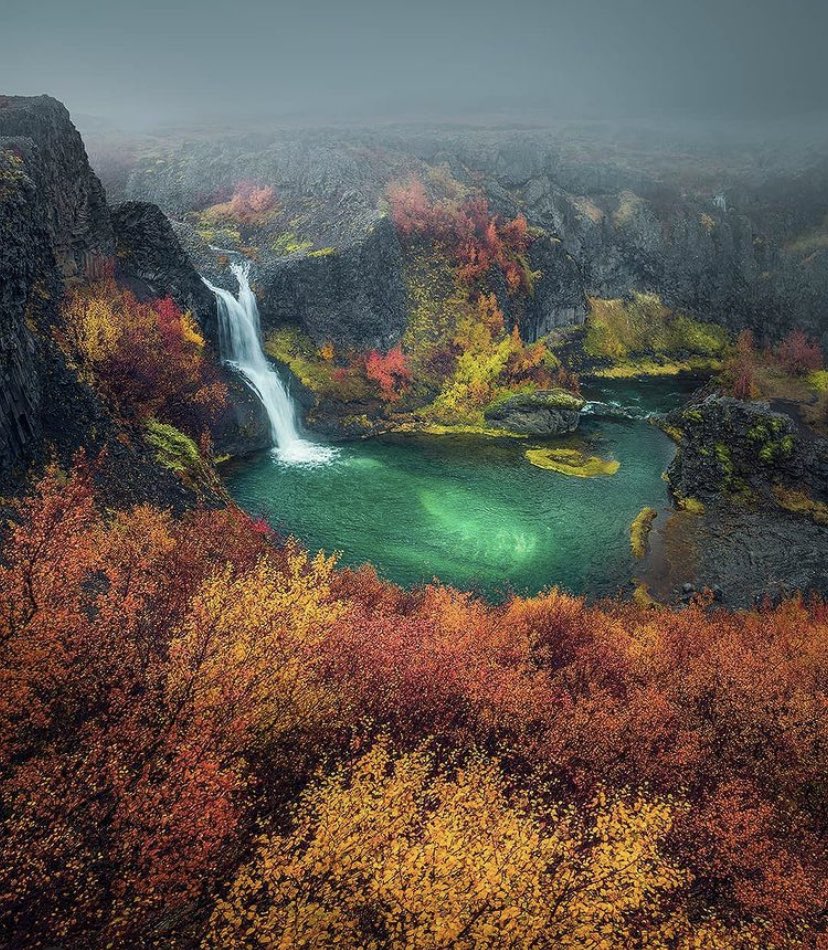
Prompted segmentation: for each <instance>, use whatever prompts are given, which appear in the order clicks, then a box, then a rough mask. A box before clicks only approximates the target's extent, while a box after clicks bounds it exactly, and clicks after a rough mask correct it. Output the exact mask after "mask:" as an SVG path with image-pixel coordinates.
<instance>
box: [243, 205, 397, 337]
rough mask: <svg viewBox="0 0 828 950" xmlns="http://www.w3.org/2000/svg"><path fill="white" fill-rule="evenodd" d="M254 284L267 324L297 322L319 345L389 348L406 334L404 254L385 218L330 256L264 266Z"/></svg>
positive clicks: (285, 259)
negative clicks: (326, 343)
mask: <svg viewBox="0 0 828 950" xmlns="http://www.w3.org/2000/svg"><path fill="white" fill-rule="evenodd" d="M255 282H256V289H257V291H258V301H259V308H260V311H261V314H262V320H263V321H264V323H265V324H271V325H278V324H282V323H301V324H302V325H303V326H304V328H305V329H306V330H307V332H308V333H309V334H310V336H311V337H312V338H313V339H314V341H315V342H316V343H318V344H320V345H321V344H322V343H325V342H326V341H331V342H332V343H334V344H335V345H337V346H339V347H342V348H346V349H347V348H350V347H354V348H357V349H362V350H365V349H380V350H387V349H388V348H389V347H391V346H393V345H394V344H395V343H396V342H397V341H398V340H399V339H400V337H401V336H402V334H403V331H404V330H405V326H406V318H407V314H406V311H407V305H406V293H405V285H404V283H403V279H402V251H401V249H400V244H399V241H398V240H397V234H396V231H395V230H394V226H393V224H392V223H391V221H390V220H389V219H388V218H387V217H385V216H383V215H377V216H375V218H374V220H373V221H372V224H371V226H370V228H368V229H367V230H366V231H365V233H364V234H363V235H361V236H360V238H359V239H355V240H353V241H351V242H350V243H348V244H346V245H344V246H343V247H341V248H337V249H336V250H334V251H333V252H332V253H328V254H322V255H318V256H316V255H313V254H302V255H295V256H290V257H283V258H278V259H275V260H272V261H269V262H266V263H264V264H262V265H261V266H259V267H258V268H257V269H256V272H255Z"/></svg>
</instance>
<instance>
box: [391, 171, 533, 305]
mask: <svg viewBox="0 0 828 950" xmlns="http://www.w3.org/2000/svg"><path fill="white" fill-rule="evenodd" d="M387 194H388V201H389V203H390V205H391V217H392V219H393V221H394V224H395V225H396V227H397V229H398V230H399V232H400V234H401V235H403V236H404V237H413V236H417V235H424V236H427V237H429V238H431V239H432V240H434V241H439V242H441V243H443V244H445V245H446V246H447V247H448V248H449V249H450V250H451V252H452V254H453V255H454V257H455V259H456V262H457V268H458V271H457V272H458V274H459V276H460V278H461V279H462V280H464V281H467V282H469V283H471V282H473V281H475V280H477V279H478V278H480V277H483V276H485V275H486V274H487V273H488V272H489V270H490V269H491V268H492V267H494V266H497V267H499V268H500V269H501V270H502V271H503V273H504V275H505V277H506V283H507V286H508V288H509V291H510V292H515V291H517V290H519V289H524V290H525V289H527V274H526V270H525V266H524V262H523V258H524V255H525V254H526V251H527V250H528V248H529V244H530V236H529V228H528V225H527V223H526V218H524V216H523V215H522V214H520V215H518V216H517V217H516V218H514V219H513V220H511V221H506V222H501V221H500V220H499V219H498V218H497V217H496V216H494V215H492V214H491V213H490V211H489V204H488V201H487V200H486V199H485V198H484V197H482V196H478V197H474V198H469V199H467V200H465V201H463V202H462V203H458V202H456V201H453V200H449V199H446V200H443V201H431V200H430V198H429V196H428V193H427V192H426V189H425V187H424V185H423V183H422V182H421V181H420V180H419V179H418V178H410V179H409V180H408V181H406V182H401V183H396V184H393V185H391V186H389V188H388V192H387Z"/></svg>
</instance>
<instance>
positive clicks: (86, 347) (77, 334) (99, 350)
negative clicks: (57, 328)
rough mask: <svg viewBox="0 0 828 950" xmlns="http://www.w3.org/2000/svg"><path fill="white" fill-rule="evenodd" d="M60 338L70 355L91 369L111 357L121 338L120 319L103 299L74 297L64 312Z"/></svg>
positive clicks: (86, 296)
mask: <svg viewBox="0 0 828 950" xmlns="http://www.w3.org/2000/svg"><path fill="white" fill-rule="evenodd" d="M63 319H64V327H63V334H64V335H65V337H66V341H67V342H68V343H69V345H70V348H71V351H73V352H74V354H77V355H79V356H80V358H81V359H82V360H83V362H85V363H88V364H90V365H91V366H94V364H95V363H100V362H101V361H102V360H104V359H106V358H107V357H108V356H111V355H112V354H113V353H114V352H115V350H116V349H117V346H118V341H119V339H120V337H121V328H120V318H119V316H118V315H116V314H115V313H114V312H113V310H112V305H111V303H110V302H109V301H108V300H107V299H106V298H105V297H104V296H103V295H92V294H86V293H80V292H78V293H74V294H71V295H70V296H68V297H67V300H66V304H65V307H64V310H63Z"/></svg>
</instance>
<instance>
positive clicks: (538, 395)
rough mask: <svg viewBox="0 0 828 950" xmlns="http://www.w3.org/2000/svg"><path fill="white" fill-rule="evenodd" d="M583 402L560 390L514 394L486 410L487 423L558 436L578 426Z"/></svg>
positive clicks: (499, 427)
mask: <svg viewBox="0 0 828 950" xmlns="http://www.w3.org/2000/svg"><path fill="white" fill-rule="evenodd" d="M581 408H583V401H582V400H580V399H578V398H577V397H574V396H572V395H571V394H569V393H561V392H560V391H558V390H543V389H542V390H538V391H536V392H533V393H523V394H521V395H518V396H512V397H511V398H509V399H506V400H504V401H503V402H500V403H498V404H497V405H495V406H492V407H490V408H489V409H487V410H486V413H485V417H486V422H487V423H488V424H489V425H490V426H492V427H494V428H497V429H508V430H509V431H511V432H519V433H521V434H525V435H538V436H549V437H553V436H557V435H566V434H567V433H569V432H574V431H575V430H576V429H577V428H578V422H579V421H580V414H581Z"/></svg>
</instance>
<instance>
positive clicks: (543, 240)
mask: <svg viewBox="0 0 828 950" xmlns="http://www.w3.org/2000/svg"><path fill="white" fill-rule="evenodd" d="M529 267H530V268H531V270H532V271H533V272H535V273H536V274H537V275H538V276H537V277H535V279H534V281H533V292H532V294H531V296H530V298H529V301H528V303H527V305H526V310H525V313H524V315H523V317H522V318H521V320H520V335H521V337H522V338H523V339H524V340H526V341H527V342H530V343H533V342H534V341H535V340H539V339H540V338H541V337H543V336H546V335H547V334H548V333H550V332H551V331H552V330H554V329H556V328H558V327H564V326H571V325H573V324H581V323H583V322H584V320H585V319H586V297H585V296H584V285H583V280H582V278H581V272H580V270H579V268H578V265H577V263H576V262H575V259H574V258H573V257H572V256H571V255H570V254H568V253H567V252H566V251H565V250H564V247H563V244H562V243H561V241H559V240H558V239H557V238H550V237H549V236H548V235H546V234H544V235H542V236H541V237H538V238H536V239H535V240H534V241H533V242H532V244H531V245H530V247H529Z"/></svg>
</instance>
